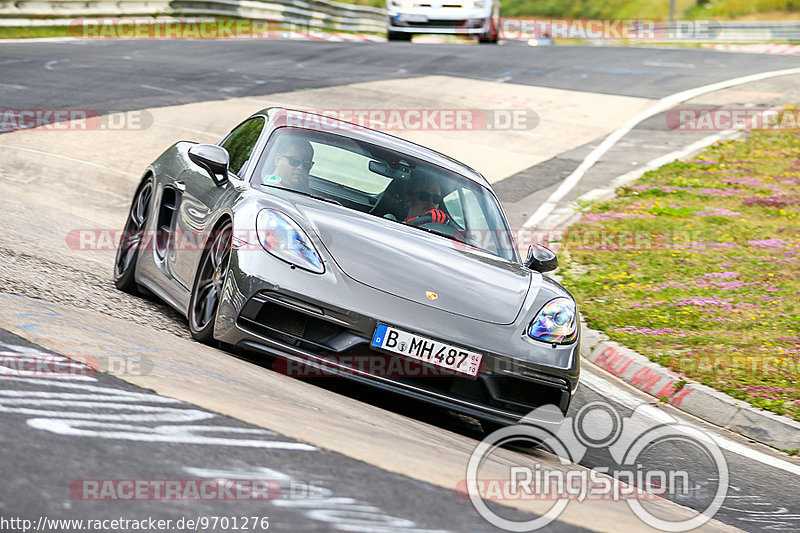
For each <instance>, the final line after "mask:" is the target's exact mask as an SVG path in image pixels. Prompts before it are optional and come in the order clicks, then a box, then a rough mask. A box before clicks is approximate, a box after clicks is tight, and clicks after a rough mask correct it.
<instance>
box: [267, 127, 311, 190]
mask: <svg viewBox="0 0 800 533" xmlns="http://www.w3.org/2000/svg"><path fill="white" fill-rule="evenodd" d="M313 158H314V149H313V148H312V147H311V143H310V142H308V140H307V139H304V138H301V137H297V136H295V135H284V136H283V137H282V138H280V139H278V146H277V149H276V153H275V159H274V163H275V173H274V174H272V175H271V176H267V177H265V178H264V183H265V184H268V185H277V186H278V187H285V188H287V189H294V190H299V191H305V192H309V187H308V173H309V171H310V170H311V167H312V166H314V161H313Z"/></svg>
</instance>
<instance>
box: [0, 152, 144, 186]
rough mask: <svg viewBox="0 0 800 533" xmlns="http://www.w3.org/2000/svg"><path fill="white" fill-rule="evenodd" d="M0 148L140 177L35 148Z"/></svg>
mask: <svg viewBox="0 0 800 533" xmlns="http://www.w3.org/2000/svg"><path fill="white" fill-rule="evenodd" d="M0 148H8V149H10V150H19V151H21V152H30V153H32V154H40V155H46V156H49V157H55V158H58V159H64V160H66V161H72V162H74V163H81V164H84V165H89V166H91V167H96V168H102V169H103V170H109V171H111V172H116V173H117V174H122V175H123V176H129V177H134V178H135V177H138V176H137V175H136V174H131V173H130V172H125V171H124V170H117V169H116V168H111V167H107V166H105V165H101V164H99V163H92V162H91V161H84V160H83V159H76V158H74V157H69V156H66V155H61V154H54V153H52V152H44V151H42V150H35V149H33V148H23V147H21V146H11V145H9V144H0Z"/></svg>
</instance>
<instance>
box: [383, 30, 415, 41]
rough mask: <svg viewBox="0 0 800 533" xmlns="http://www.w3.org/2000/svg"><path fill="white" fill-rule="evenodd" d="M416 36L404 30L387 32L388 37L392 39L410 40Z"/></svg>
mask: <svg viewBox="0 0 800 533" xmlns="http://www.w3.org/2000/svg"><path fill="white" fill-rule="evenodd" d="M413 36H414V34H413V33H406V32H404V31H389V32H386V38H387V39H388V40H390V41H406V42H408V41H410V40H411V38H412V37H413Z"/></svg>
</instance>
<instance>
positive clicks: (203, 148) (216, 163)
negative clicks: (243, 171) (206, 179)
mask: <svg viewBox="0 0 800 533" xmlns="http://www.w3.org/2000/svg"><path fill="white" fill-rule="evenodd" d="M189 159H191V160H192V161H193V162H194V163H195V164H197V165H199V166H201V167H203V168H204V169H205V170H206V172H208V174H209V175H210V176H211V179H212V180H213V181H214V183H215V184H216V185H217V186H219V185H222V184H223V183H225V182H226V181H228V162H229V161H230V156H228V151H227V150H226V149H225V148H223V147H221V146H217V145H216V144H195V145H193V146H192V147H191V148H189Z"/></svg>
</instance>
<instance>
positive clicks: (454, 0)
mask: <svg viewBox="0 0 800 533" xmlns="http://www.w3.org/2000/svg"><path fill="white" fill-rule="evenodd" d="M386 9H387V11H388V12H389V21H388V25H387V28H386V30H387V31H386V33H387V37H388V39H389V40H390V41H408V40H410V39H411V37H412V36H413V35H414V34H418V33H436V34H449V35H468V36H472V37H477V38H478V41H479V42H482V43H496V42H497V37H498V34H499V32H500V1H499V0H386Z"/></svg>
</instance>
